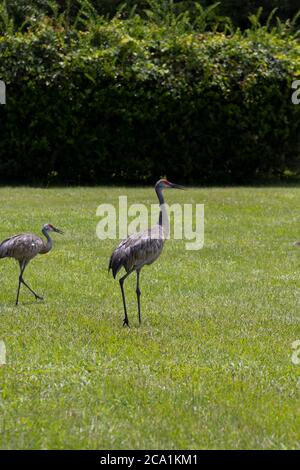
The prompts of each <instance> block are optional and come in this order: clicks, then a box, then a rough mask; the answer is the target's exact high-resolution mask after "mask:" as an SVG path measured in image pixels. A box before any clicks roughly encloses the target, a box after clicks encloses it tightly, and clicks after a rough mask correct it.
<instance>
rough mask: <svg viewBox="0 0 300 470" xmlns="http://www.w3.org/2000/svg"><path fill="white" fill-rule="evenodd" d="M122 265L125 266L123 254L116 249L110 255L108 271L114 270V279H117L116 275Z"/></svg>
mask: <svg viewBox="0 0 300 470" xmlns="http://www.w3.org/2000/svg"><path fill="white" fill-rule="evenodd" d="M122 266H123V256H122V254H120V253H119V252H117V251H114V253H113V254H112V255H111V257H110V260H109V265H108V272H109V271H110V270H112V274H113V277H114V279H116V275H117V274H118V272H119V271H120V269H121V268H122Z"/></svg>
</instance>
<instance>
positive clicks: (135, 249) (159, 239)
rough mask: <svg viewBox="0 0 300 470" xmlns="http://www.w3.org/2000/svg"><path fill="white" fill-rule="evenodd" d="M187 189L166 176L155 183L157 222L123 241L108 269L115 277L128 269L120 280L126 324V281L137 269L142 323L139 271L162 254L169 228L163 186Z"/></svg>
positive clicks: (137, 292)
mask: <svg viewBox="0 0 300 470" xmlns="http://www.w3.org/2000/svg"><path fill="white" fill-rule="evenodd" d="M171 188H177V189H184V187H183V186H179V185H178V184H174V183H170V182H169V181H167V180H165V179H161V180H159V181H158V182H157V183H156V185H155V191H156V194H157V197H158V200H159V205H160V213H159V221H158V223H157V224H156V225H155V226H154V227H152V228H151V229H148V230H145V231H142V232H138V233H134V234H132V235H130V236H129V237H128V238H126V239H125V240H123V241H122V242H121V243H120V244H119V246H118V247H117V248H116V249H115V250H114V251H113V253H112V255H111V258H110V261H109V267H108V270H109V271H110V269H111V270H112V273H113V276H114V278H116V275H117V273H118V272H119V271H120V269H121V268H122V267H124V268H125V271H126V274H125V275H124V276H123V277H121V279H120V280H119V283H120V287H121V292H122V300H123V307H124V314H125V318H124V321H123V326H125V325H127V326H129V322H128V315H127V309H126V300H125V292H124V285H123V284H124V281H125V279H126V278H127V277H128V276H129V275H130V274H131V273H132V272H133V271H136V276H137V278H136V295H137V304H138V317H139V323H140V324H141V304H140V296H141V291H140V272H141V269H142V267H143V266H145V265H149V264H152V263H153V262H154V261H155V260H156V259H157V258H158V257H159V256H160V254H161V252H162V249H163V245H164V241H165V238H166V235H167V232H168V228H169V220H168V214H167V211H166V207H165V205H164V197H163V193H162V191H163V190H164V189H171Z"/></svg>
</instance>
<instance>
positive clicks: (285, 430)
mask: <svg viewBox="0 0 300 470" xmlns="http://www.w3.org/2000/svg"><path fill="white" fill-rule="evenodd" d="M120 195H128V198H129V200H128V203H129V204H131V203H136V202H140V203H144V204H146V205H147V206H149V205H150V204H151V203H156V197H155V193H154V191H153V189H152V188H145V189H135V188H93V189H91V188H85V189H83V188H75V189H59V188H58V189H28V188H17V189H15V188H2V189H0V197H1V223H0V239H1V240H2V239H4V238H6V237H8V236H10V235H12V234H14V233H19V232H23V231H33V232H35V233H40V228H41V226H42V224H43V223H46V222H50V223H52V224H54V225H56V226H57V227H59V228H61V229H63V230H64V231H65V235H64V236H60V235H58V234H54V237H53V238H54V248H53V251H52V252H51V253H50V254H48V255H44V256H40V257H38V258H36V259H35V260H33V261H32V263H31V264H30V265H29V267H28V269H27V270H26V272H25V279H26V280H27V281H28V282H29V284H30V285H31V286H32V287H33V288H35V289H36V290H37V292H38V293H40V294H42V295H44V297H45V299H44V301H43V302H36V301H35V300H34V298H33V297H32V296H31V295H30V293H29V292H28V291H26V289H24V288H22V292H21V304H20V305H19V307H15V306H14V301H15V295H16V289H17V281H18V268H17V265H16V263H15V262H14V261H13V260H8V259H5V260H0V277H1V290H0V340H3V341H4V342H5V344H6V349H7V364H6V365H5V366H3V367H0V447H1V448H2V449H32V448H34V449H62V448H68V449H81V448H88V449H109V448H112V449H127V448H130V449H142V448H145V449H154V448H157V449H183V448H184V449H206V448H230V449H241V448H258V449H275V448H278V449H282V448H283V449H285V448H298V449H299V448H300V444H299V442H300V401H299V398H300V396H299V395H300V387H299V382H298V381H299V377H300V366H296V365H294V364H293V363H292V361H291V356H292V352H293V350H292V347H291V344H292V342H293V341H295V340H297V339H300V322H299V301H300V290H299V288H300V278H299V275H300V270H299V261H300V249H299V248H296V247H294V246H293V242H294V241H295V240H297V239H300V232H299V220H300V213H299V207H300V188H297V187H296V188H293V187H282V188H265V189H261V188H242V189H240V188H229V189H224V188H216V189H214V188H212V189H193V188H191V189H190V190H189V191H186V192H181V191H168V192H166V199H167V202H169V203H189V202H193V203H204V204H205V246H204V248H203V249H202V250H200V251H187V250H185V241H174V240H169V241H168V242H167V243H166V245H165V248H164V252H163V254H162V256H161V257H160V259H159V260H158V261H157V262H156V263H155V264H153V265H152V266H150V267H146V268H144V269H143V271H142V275H141V290H142V298H141V300H142V322H143V323H142V326H141V327H139V326H138V321H137V307H136V297H135V276H134V275H133V276H131V277H130V278H129V279H128V280H127V281H126V284H125V288H126V293H127V304H128V311H129V320H130V321H131V328H130V329H127V328H123V327H122V320H123V308H122V300H121V294H120V289H119V283H118V282H117V281H115V280H114V279H113V278H112V276H111V275H108V273H107V264H108V259H109V256H110V254H111V251H112V249H113V248H114V246H115V245H116V242H115V241H113V240H106V241H101V240H99V239H98V238H97V237H96V225H97V223H98V221H99V218H98V217H97V216H96V208H97V206H98V205H99V204H101V203H113V204H117V203H118V196H120Z"/></svg>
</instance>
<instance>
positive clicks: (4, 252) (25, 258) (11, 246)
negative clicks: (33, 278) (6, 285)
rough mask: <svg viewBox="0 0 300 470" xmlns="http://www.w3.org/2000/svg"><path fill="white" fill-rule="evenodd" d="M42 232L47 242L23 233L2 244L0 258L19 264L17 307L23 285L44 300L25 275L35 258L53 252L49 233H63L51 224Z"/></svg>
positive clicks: (36, 296) (31, 234) (0, 245)
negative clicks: (25, 278)
mask: <svg viewBox="0 0 300 470" xmlns="http://www.w3.org/2000/svg"><path fill="white" fill-rule="evenodd" d="M42 232H43V234H44V235H45V237H46V240H43V239H42V238H41V237H39V236H38V235H35V234H34V233H22V234H20V235H14V236H12V237H10V238H7V239H6V240H4V241H3V242H1V243H0V258H14V259H15V260H17V261H18V262H19V266H20V275H19V285H18V291H17V300H16V305H18V302H19V294H20V287H21V284H23V285H24V286H25V287H27V288H28V289H29V290H30V292H31V293H32V294H33V295H34V296H35V298H36V299H40V300H42V297H40V296H39V295H37V294H36V293H35V292H34V291H33V290H32V289H31V287H29V285H28V284H27V283H26V282H25V281H24V279H23V274H24V271H25V268H26V266H27V265H28V263H29V262H30V261H31V260H32V259H33V258H35V257H36V256H37V255H39V254H40V255H43V254H46V253H48V252H49V251H50V250H51V248H52V239H51V237H50V235H49V232H57V233H63V232H62V231H61V230H59V229H57V228H55V227H53V225H51V224H46V225H44V226H43V228H42Z"/></svg>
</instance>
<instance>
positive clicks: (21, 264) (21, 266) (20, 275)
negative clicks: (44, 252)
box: [16, 261, 26, 305]
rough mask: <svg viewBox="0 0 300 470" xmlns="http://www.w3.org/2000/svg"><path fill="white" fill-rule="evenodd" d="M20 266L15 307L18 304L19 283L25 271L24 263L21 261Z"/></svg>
mask: <svg viewBox="0 0 300 470" xmlns="http://www.w3.org/2000/svg"><path fill="white" fill-rule="evenodd" d="M19 264H20V274H19V285H18V291H17V300H16V305H18V303H19V296H20V289H21V283H22V274H23V271H24V269H25V266H26V265H25V266H24V263H23V262H22V261H20V262H19Z"/></svg>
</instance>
